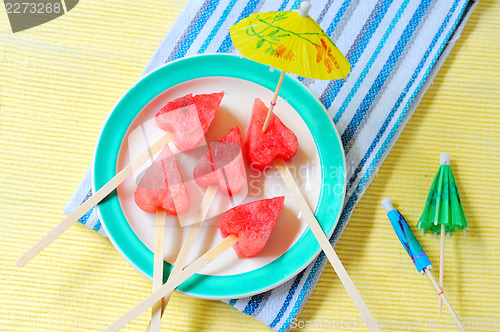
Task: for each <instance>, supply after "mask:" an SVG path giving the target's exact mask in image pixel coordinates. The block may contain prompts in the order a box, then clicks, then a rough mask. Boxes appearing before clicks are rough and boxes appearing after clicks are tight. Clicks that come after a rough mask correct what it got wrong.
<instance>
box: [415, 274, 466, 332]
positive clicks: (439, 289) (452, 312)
mask: <svg viewBox="0 0 500 332" xmlns="http://www.w3.org/2000/svg"><path fill="white" fill-rule="evenodd" d="M424 272H425V274H426V275H427V276H428V277H429V279H430V280H431V282H432V284H433V285H434V288H436V290H437V292H438V294H439V297H440V298H442V299H443V302H444V304H446V306H447V307H448V309H449V310H450V312H451V315H452V316H453V319H455V322H457V325H458V327H459V328H460V331H463V332H465V328H464V325H463V324H462V322H461V321H460V318H458V316H457V314H456V313H455V310H453V308H452V307H451V304H450V302H448V299H447V298H446V296H445V295H444V292H443V289H442V288H441V287H439V284H438V283H437V281H436V279H434V276H433V275H432V273H431V270H429V269H425V270H424Z"/></svg>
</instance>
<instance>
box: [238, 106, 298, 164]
mask: <svg viewBox="0 0 500 332" xmlns="http://www.w3.org/2000/svg"><path fill="white" fill-rule="evenodd" d="M267 111H268V108H267V107H266V105H264V103H263V102H262V100H260V99H258V98H257V99H255V102H254V104H253V110H252V118H251V120H250V125H249V127H248V132H247V141H246V145H245V149H246V151H247V155H248V162H249V165H250V166H251V167H252V168H255V169H258V170H264V169H265V168H266V167H267V166H269V165H271V164H272V162H273V160H274V159H276V158H278V157H280V158H283V159H284V160H285V161H288V160H290V159H291V158H292V157H293V156H294V155H295V154H296V153H297V150H298V148H299V143H298V141H297V137H296V136H295V134H294V133H293V131H291V130H290V129H288V127H286V126H285V125H284V124H283V123H282V122H281V120H280V119H279V118H278V116H277V115H276V114H274V113H273V114H272V115H271V120H270V121H269V126H268V127H267V130H266V131H265V132H264V133H263V132H262V126H263V125H264V121H265V120H266V116H267Z"/></svg>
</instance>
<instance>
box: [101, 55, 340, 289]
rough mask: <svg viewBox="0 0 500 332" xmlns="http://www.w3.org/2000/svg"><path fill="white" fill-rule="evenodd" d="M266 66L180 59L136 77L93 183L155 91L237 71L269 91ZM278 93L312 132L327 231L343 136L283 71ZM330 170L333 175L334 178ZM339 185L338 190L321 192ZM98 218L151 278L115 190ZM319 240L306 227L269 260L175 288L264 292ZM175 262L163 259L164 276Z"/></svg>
mask: <svg viewBox="0 0 500 332" xmlns="http://www.w3.org/2000/svg"><path fill="white" fill-rule="evenodd" d="M269 69H270V68H269V66H266V65H263V64H260V63H257V62H254V61H251V60H248V59H246V58H241V57H239V56H237V55H231V54H203V55H197V56H192V57H185V58H182V59H179V60H176V61H173V62H170V63H168V64H165V65H163V66H162V67H159V68H158V69H156V70H154V71H152V72H150V73H149V74H148V75H146V76H144V77H143V78H141V79H140V80H139V81H138V82H136V83H135V84H134V85H133V86H132V87H131V88H130V89H129V90H128V91H126V92H125V94H124V95H123V96H122V97H121V98H120V99H119V100H118V102H117V103H116V104H115V106H114V107H113V109H112V110H111V112H110V113H109V115H108V118H107V120H106V121H105V123H104V125H103V127H102V129H101V133H100V135H99V137H98V141H97V145H96V148H95V153H94V160H93V167H92V169H93V172H92V173H93V174H92V177H93V178H92V183H93V189H94V192H95V188H101V187H102V186H103V185H104V184H105V183H107V182H108V181H109V180H110V179H111V178H112V177H113V176H114V175H115V174H116V168H117V156H118V153H119V150H120V147H121V144H122V140H123V137H124V136H125V134H126V132H127V130H128V128H129V125H130V124H131V123H132V121H133V120H134V118H135V117H136V115H137V114H138V113H139V112H140V111H141V110H142V109H143V108H144V106H145V105H146V104H147V103H149V102H150V101H151V100H152V99H153V98H154V97H156V96H157V95H159V94H160V93H162V92H163V91H165V90H167V89H169V88H171V87H173V86H175V85H177V84H180V83H184V82H186V81H189V80H193V79H197V78H202V77H213V76H222V77H234V78H239V79H243V80H246V81H250V82H253V83H256V84H259V85H261V86H263V87H265V88H267V89H269V90H271V91H274V89H275V87H276V82H277V81H278V78H279V75H280V72H279V71H278V70H275V71H270V70H269ZM280 96H281V97H282V98H283V99H284V100H286V101H287V102H288V103H289V104H290V105H291V106H292V107H293V108H294V109H295V110H296V111H297V112H298V113H299V115H300V116H301V117H302V119H303V120H304V122H305V123H306V125H307V126H308V128H309V130H310V131H311V134H312V136H313V139H314V142H315V144H316V147H317V149H318V154H319V160H320V164H321V181H322V189H321V192H320V196H319V200H318V204H317V207H316V211H315V215H316V218H317V219H318V221H319V223H320V225H321V227H322V229H323V231H324V232H325V234H327V236H328V237H329V236H330V235H331V234H332V233H333V231H334V229H335V226H336V225H337V222H338V219H339V217H340V213H341V211H342V207H343V202H344V198H345V181H346V178H345V156H344V151H343V147H342V144H341V143H340V142H341V141H340V136H339V134H338V132H337V129H336V128H335V126H334V125H333V122H332V120H331V119H330V117H329V116H328V114H327V113H326V110H325V108H324V106H323V105H322V104H321V103H320V102H319V101H318V99H316V97H314V96H313V95H312V94H311V92H310V91H309V90H308V89H307V88H306V87H305V86H303V85H302V84H301V83H300V82H298V81H297V80H295V79H293V78H291V77H290V76H286V77H285V79H284V81H283V85H282V88H281V90H280ZM330 170H331V171H332V172H333V173H335V176H331V174H332V173H331V172H330ZM323 188H336V189H339V191H341V192H335V191H337V190H324V189H323ZM97 212H98V215H99V217H100V220H101V222H102V224H103V226H104V229H105V230H106V233H107V234H108V237H109V239H110V240H111V242H112V243H113V245H114V247H115V248H116V249H117V250H118V252H119V253H120V254H121V255H122V256H123V257H124V258H125V260H127V261H128V262H129V263H130V264H131V265H132V266H133V267H134V268H135V269H137V270H138V271H139V272H141V273H142V274H143V275H145V276H146V277H148V278H151V277H152V274H153V273H152V272H153V253H152V252H151V251H150V250H149V249H148V248H147V247H146V246H145V245H144V244H143V243H142V241H141V240H140V239H139V238H138V237H137V236H136V235H135V233H134V231H133V230H132V228H131V227H130V225H129V224H128V222H127V220H126V218H125V216H124V214H123V211H122V209H121V206H120V203H119V200H118V196H117V194H116V190H115V191H113V192H112V193H111V194H110V195H109V196H108V197H107V198H106V199H104V200H103V201H102V202H101V203H100V204H99V205H98V207H97ZM319 252H320V246H319V244H318V242H317V241H316V239H315V238H314V235H313V234H312V232H311V230H310V229H309V228H307V229H306V231H305V232H304V233H303V234H302V236H301V237H300V238H299V240H298V241H297V242H296V243H295V244H294V245H293V246H292V247H291V248H290V249H289V250H288V251H287V252H286V253H284V254H283V255H281V256H280V257H278V258H277V259H275V260H274V261H272V262H271V263H269V264H267V265H265V266H263V267H261V268H258V269H256V270H253V271H249V272H246V273H242V274H236V275H228V276H209V275H202V274H195V275H193V276H192V277H191V278H189V279H188V280H186V281H185V282H184V283H183V284H181V285H180V286H179V287H178V290H179V291H181V292H183V293H185V294H187V295H190V296H194V297H199V298H209V299H229V298H238V297H245V296H251V295H254V294H257V293H261V292H264V291H266V290H269V289H271V288H273V287H275V286H277V285H279V284H281V283H283V282H285V281H286V280H288V279H290V278H292V277H293V276H295V275H296V274H297V273H299V272H300V271H301V270H303V269H304V268H305V267H307V265H308V264H309V263H311V262H312V260H313V259H314V258H315V257H316V256H317V255H318V254H319ZM171 268H172V266H171V264H169V263H167V262H164V279H165V281H166V279H167V278H168V274H169V273H170V270H171Z"/></svg>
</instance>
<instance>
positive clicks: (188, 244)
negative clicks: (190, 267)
mask: <svg viewBox="0 0 500 332" xmlns="http://www.w3.org/2000/svg"><path fill="white" fill-rule="evenodd" d="M217 190H218V187H217V186H210V187H208V188H207V190H206V191H205V195H204V196H203V199H202V201H201V204H200V210H199V213H198V215H197V217H196V219H195V220H196V221H195V223H194V224H192V225H190V226H189V232H188V234H187V236H186V239H185V240H184V242H183V243H182V246H181V249H180V250H179V253H178V254H177V258H176V259H175V262H174V266H173V267H172V270H171V271H170V275H169V276H168V280H167V282H168V281H170V279H172V278H173V277H174V276H176V275H177V274H178V273H179V272H181V271H182V269H183V268H184V266H185V265H186V261H187V259H188V257H189V254H190V253H191V249H192V248H193V245H194V241H195V240H196V237H197V236H198V233H199V232H200V229H201V225H202V224H203V221H204V220H205V219H206V217H207V213H208V210H209V208H210V205H211V204H212V201H213V199H214V197H215V194H216V193H217ZM154 290H155V288H154V286H153V291H154ZM172 293H173V291H172V292H170V293H168V294H167V295H165V297H164V298H163V299H162V300H161V311H160V317H162V316H163V313H164V312H165V308H166V307H167V304H168V301H169V300H170V296H171V295H172ZM155 306H156V305H155ZM154 308H155V307H154V306H153V309H154ZM146 331H148V332H149V331H154V329H153V317H151V321H150V322H149V325H148V327H147V329H146Z"/></svg>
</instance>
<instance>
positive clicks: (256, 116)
mask: <svg viewBox="0 0 500 332" xmlns="http://www.w3.org/2000/svg"><path fill="white" fill-rule="evenodd" d="M268 114H269V113H268V108H267V107H266V106H265V104H264V103H263V102H262V101H261V100H260V99H258V98H257V99H255V102H254V105H253V110H252V118H251V120H250V125H249V127H248V132H247V141H246V143H245V147H246V150H247V156H248V160H249V163H250V166H251V167H253V168H254V169H257V170H265V169H266V168H267V167H269V166H270V165H271V164H273V163H274V165H275V166H276V168H277V169H278V171H279V173H280V175H281V177H282V178H283V180H284V182H285V185H286V187H287V189H288V192H289V193H290V194H291V195H292V197H293V199H294V201H295V204H297V205H298V206H299V207H300V210H301V211H302V219H304V220H305V221H306V222H307V225H308V226H309V228H310V230H311V232H312V233H313V235H314V237H315V238H316V240H317V241H318V243H319V244H320V246H321V249H323V251H324V253H325V255H326V257H327V258H328V260H329V261H330V263H331V265H332V267H333V268H334V270H335V272H336V273H337V275H338V276H339V278H340V281H341V282H342V284H343V285H344V287H345V288H346V290H347V292H348V293H349V296H350V297H351V299H352V300H353V302H354V304H355V305H356V307H357V308H358V310H359V312H360V313H361V316H362V317H363V319H364V320H365V322H366V324H367V326H368V327H369V328H370V330H372V331H379V328H378V326H377V323H376V322H375V319H374V318H373V316H372V315H371V313H370V311H369V310H368V307H367V306H366V304H365V303H364V301H363V299H362V298H361V295H360V294H359V292H358V290H357V289H356V286H355V285H354V283H353V282H352V280H351V278H350V277H349V274H348V273H347V271H346V270H345V268H344V266H343V265H342V262H341V261H340V259H339V257H338V256H337V254H336V253H335V251H334V250H333V247H332V245H331V244H330V242H329V240H328V238H327V237H326V235H325V233H324V232H323V229H322V228H321V226H320V224H319V223H318V220H317V219H316V217H315V216H314V213H313V211H312V210H311V207H310V206H309V203H308V202H307V200H306V198H305V197H304V195H303V193H302V191H301V189H300V188H299V186H298V185H297V183H296V182H295V180H294V178H293V176H292V174H291V172H290V170H289V169H288V166H287V165H286V163H285V160H286V161H289V160H290V159H291V158H292V157H293V156H295V154H296V153H297V150H298V147H299V146H298V141H297V138H296V136H295V134H294V133H293V132H292V131H291V130H290V129H289V128H288V127H286V126H285V125H284V124H283V122H281V120H280V119H279V118H278V116H277V115H276V114H274V113H270V120H269V125H268V126H267V129H266V130H265V131H264V132H263V131H262V128H263V127H264V126H263V125H264V122H265V121H266V116H267V115H268Z"/></svg>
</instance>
